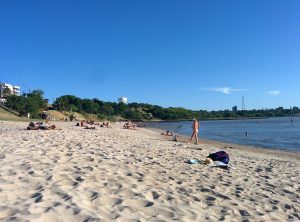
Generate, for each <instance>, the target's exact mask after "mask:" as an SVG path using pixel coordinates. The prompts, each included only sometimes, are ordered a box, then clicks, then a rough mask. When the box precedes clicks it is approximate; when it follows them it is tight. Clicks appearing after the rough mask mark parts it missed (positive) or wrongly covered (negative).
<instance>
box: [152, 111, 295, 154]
mask: <svg viewBox="0 0 300 222" xmlns="http://www.w3.org/2000/svg"><path fill="white" fill-rule="evenodd" d="M150 126H151V127H156V128H160V129H163V130H172V131H173V132H175V133H178V134H182V135H187V136H191V134H192V128H191V126H192V122H191V121H184V122H159V123H157V125H156V123H151V124H150ZM246 132H247V133H246ZM199 137H200V138H204V139H209V140H216V141H221V142H228V143H235V144H244V145H251V146H258V147H264V148H275V149H281V150H288V151H299V152H300V117H293V122H292V123H291V118H290V117H281V118H268V119H259V120H256V119H243V120H215V121H200V129H199Z"/></svg>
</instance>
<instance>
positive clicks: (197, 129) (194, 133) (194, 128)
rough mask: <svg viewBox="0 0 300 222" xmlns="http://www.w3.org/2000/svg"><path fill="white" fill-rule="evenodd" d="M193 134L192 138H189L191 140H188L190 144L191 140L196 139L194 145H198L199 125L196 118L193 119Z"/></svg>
mask: <svg viewBox="0 0 300 222" xmlns="http://www.w3.org/2000/svg"><path fill="white" fill-rule="evenodd" d="M193 120H194V121H193V126H192V128H193V133H192V136H191V139H190V140H189V142H192V140H193V139H194V138H195V139H196V144H198V131H199V123H198V121H197V119H196V118H194V119H193Z"/></svg>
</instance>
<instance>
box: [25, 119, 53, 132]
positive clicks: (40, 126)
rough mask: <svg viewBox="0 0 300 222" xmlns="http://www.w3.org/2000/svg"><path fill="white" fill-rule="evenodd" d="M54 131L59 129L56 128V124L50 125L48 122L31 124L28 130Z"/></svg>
mask: <svg viewBox="0 0 300 222" xmlns="http://www.w3.org/2000/svg"><path fill="white" fill-rule="evenodd" d="M54 129H57V128H56V126H55V125H54V124H48V122H47V121H46V123H43V122H37V123H34V122H30V123H29V124H28V126H27V130H54Z"/></svg>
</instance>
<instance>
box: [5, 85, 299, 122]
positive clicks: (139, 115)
mask: <svg viewBox="0 0 300 222" xmlns="http://www.w3.org/2000/svg"><path fill="white" fill-rule="evenodd" d="M6 99H7V102H6V106H7V107H9V108H11V109H14V110H16V111H18V112H19V113H20V114H22V115H27V113H30V114H31V117H32V118H38V117H39V115H38V114H39V112H41V110H43V109H46V108H47V104H46V102H45V100H44V98H43V91H41V90H34V91H33V92H32V93H27V94H24V95H22V96H14V95H10V96H7V98H6ZM53 109H55V110H58V111H67V112H71V113H72V112H79V113H83V114H95V115H97V116H98V118H99V119H111V118H116V117H118V118H121V119H131V120H190V119H192V118H194V117H195V118H197V119H231V118H262V117H279V116H289V115H296V114H300V109H299V108H298V107H293V108H292V109H284V108H283V107H279V108H276V109H260V110H243V111H237V112H233V111H230V110H224V111H210V112H209V111H206V110H199V111H193V110H189V109H185V108H180V107H169V108H163V107H161V106H157V105H151V104H146V103H129V104H124V103H115V102H104V101H101V100H99V99H96V98H95V99H81V98H78V97H76V96H73V95H64V96H61V97H59V98H57V99H56V100H55V101H54V103H53Z"/></svg>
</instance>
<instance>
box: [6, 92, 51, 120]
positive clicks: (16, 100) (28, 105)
mask: <svg viewBox="0 0 300 222" xmlns="http://www.w3.org/2000/svg"><path fill="white" fill-rule="evenodd" d="M43 95H44V92H43V91H42V90H33V91H32V92H31V93H25V94H23V95H22V96H16V95H7V96H6V102H5V106H6V107H8V108H11V109H13V110H15V111H17V112H18V113H19V114H20V115H21V116H27V115H28V113H29V114H30V117H31V118H39V117H40V116H39V114H40V113H41V112H42V111H43V110H45V109H47V101H46V100H44V98H43Z"/></svg>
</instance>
